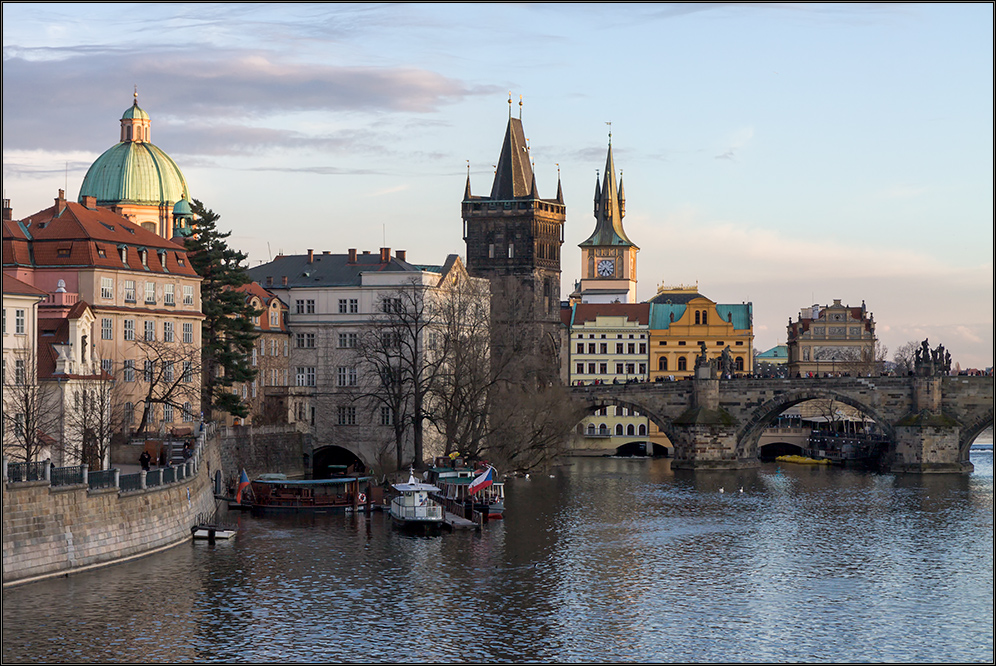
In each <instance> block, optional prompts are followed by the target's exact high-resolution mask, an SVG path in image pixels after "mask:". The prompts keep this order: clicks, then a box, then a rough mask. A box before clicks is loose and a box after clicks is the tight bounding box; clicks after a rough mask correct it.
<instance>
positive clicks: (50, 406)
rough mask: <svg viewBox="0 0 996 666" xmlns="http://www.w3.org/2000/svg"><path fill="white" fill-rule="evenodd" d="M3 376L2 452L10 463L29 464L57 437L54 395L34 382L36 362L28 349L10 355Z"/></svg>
mask: <svg viewBox="0 0 996 666" xmlns="http://www.w3.org/2000/svg"><path fill="white" fill-rule="evenodd" d="M8 360H9V362H10V367H4V372H3V452H4V455H6V456H7V457H8V458H10V459H11V460H15V461H23V462H30V461H33V460H36V459H37V458H38V456H39V455H40V454H41V453H42V452H43V451H44V450H45V449H46V448H49V449H51V447H52V445H53V444H54V443H55V442H57V441H58V440H57V439H56V437H54V436H59V435H60V429H61V428H60V425H61V424H60V421H59V417H60V411H61V410H59V409H58V405H57V401H56V398H55V395H54V392H52V391H49V390H46V387H44V386H42V384H41V383H40V382H39V381H38V359H37V356H36V355H35V353H34V351H33V350H31V349H19V350H15V351H13V352H12V353H11V354H10V356H9V359H7V360H5V365H6V363H7V361H8Z"/></svg>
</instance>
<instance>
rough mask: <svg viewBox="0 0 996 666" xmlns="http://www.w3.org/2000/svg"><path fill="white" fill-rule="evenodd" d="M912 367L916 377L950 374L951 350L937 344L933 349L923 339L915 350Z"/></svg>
mask: <svg viewBox="0 0 996 666" xmlns="http://www.w3.org/2000/svg"><path fill="white" fill-rule="evenodd" d="M913 367H914V371H915V373H916V376H917V377H941V376H944V375H949V374H951V352H949V351H947V350H945V349H944V345H942V344H939V345H937V347H936V348H935V349H931V348H930V343H929V342H928V341H927V340H926V339H924V341H923V342H921V343H920V348H919V349H917V350H916V357H915V358H914V360H913Z"/></svg>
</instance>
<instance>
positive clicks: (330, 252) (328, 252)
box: [322, 250, 332, 254]
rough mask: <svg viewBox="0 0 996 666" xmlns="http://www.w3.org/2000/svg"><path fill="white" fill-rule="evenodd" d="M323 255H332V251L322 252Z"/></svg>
mask: <svg viewBox="0 0 996 666" xmlns="http://www.w3.org/2000/svg"><path fill="white" fill-rule="evenodd" d="M322 254H332V250H322Z"/></svg>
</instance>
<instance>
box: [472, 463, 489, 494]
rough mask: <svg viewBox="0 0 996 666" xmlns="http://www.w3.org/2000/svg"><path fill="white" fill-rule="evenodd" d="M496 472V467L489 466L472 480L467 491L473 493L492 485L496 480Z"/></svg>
mask: <svg viewBox="0 0 996 666" xmlns="http://www.w3.org/2000/svg"><path fill="white" fill-rule="evenodd" d="M494 472H495V468H494V467H488V469H487V470H486V471H485V472H484V473H483V474H481V475H480V476H477V477H476V478H475V479H474V480H473V481H471V482H470V485H469V486H467V492H468V493H469V494H471V495H473V494H474V493H476V492H477V491H479V490H484V489H485V488H487V487H488V486H490V485H491V484H492V483H494V480H495V478H494Z"/></svg>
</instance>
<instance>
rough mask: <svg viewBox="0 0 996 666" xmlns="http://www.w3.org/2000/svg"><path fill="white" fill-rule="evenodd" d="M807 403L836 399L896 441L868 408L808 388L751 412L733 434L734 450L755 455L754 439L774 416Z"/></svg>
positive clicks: (879, 416) (823, 389)
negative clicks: (869, 420) (794, 406)
mask: <svg viewBox="0 0 996 666" xmlns="http://www.w3.org/2000/svg"><path fill="white" fill-rule="evenodd" d="M809 400H836V401H837V402H840V403H843V404H845V405H848V406H850V407H853V408H854V409H856V410H858V411H859V412H861V413H862V414H865V415H867V416H868V417H869V418H871V419H872V420H873V421H875V424H876V425H877V426H878V427H879V428H881V429H882V431H883V432H884V433H885V434H886V436H887V437H888V438H889V439H890V440H892V441H893V442H894V441H895V440H896V431H895V429H894V428H893V426H892V423H891V422H890V421H889V419H887V418H885V417H884V416H882V414H880V413H878V411H877V410H875V409H874V408H873V407H871V406H870V405H868V404H866V403H864V402H862V401H860V400H857V399H855V398H853V397H852V396H849V395H847V394H846V393H841V392H839V391H836V390H834V389H832V388H826V387H821V386H812V387H806V388H803V389H800V390H798V391H792V392H789V393H785V394H782V395H779V396H777V397H775V398H772V399H771V400H768V401H767V402H764V403H762V404H761V405H759V406H757V407H756V408H755V409H754V410H752V411H751V413H750V416H749V417H748V418H746V419H745V420H744V421H743V424H742V425H741V427H740V429H739V430H738V431H737V448H738V449H743V450H745V451H747V452H752V455H756V453H757V443H758V440H760V438H761V435H762V433H764V431H765V429H766V428H768V427H769V426H770V425H771V424H772V423H774V421H775V419H777V418H778V415H779V414H781V413H782V412H784V411H785V410H786V409H788V408H789V407H792V406H793V405H798V404H799V403H801V402H806V401H809Z"/></svg>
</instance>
